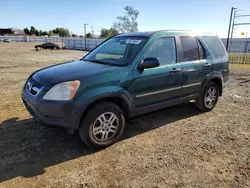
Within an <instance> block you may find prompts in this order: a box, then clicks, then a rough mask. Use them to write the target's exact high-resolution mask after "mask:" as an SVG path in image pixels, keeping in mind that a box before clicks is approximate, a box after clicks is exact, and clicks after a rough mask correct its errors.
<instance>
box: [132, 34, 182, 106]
mask: <svg viewBox="0 0 250 188" xmlns="http://www.w3.org/2000/svg"><path fill="white" fill-rule="evenodd" d="M147 57H153V58H158V59H159V62H160V66H159V67H155V68H150V69H144V70H143V71H142V72H140V71H139V70H137V69H136V68H135V70H134V72H133V83H132V84H131V87H130V88H129V91H130V92H131V95H132V96H133V104H134V107H135V108H140V107H146V106H149V105H153V104H157V103H160V102H165V101H169V100H174V99H177V100H178V98H179V97H180V94H181V77H182V71H181V65H180V64H178V63H177V59H176V57H177V54H176V42H175V38H174V37H164V38H158V39H155V40H154V41H153V42H152V43H151V44H150V45H149V47H148V49H147V50H146V52H145V53H144V55H143V58H142V59H145V58H147Z"/></svg>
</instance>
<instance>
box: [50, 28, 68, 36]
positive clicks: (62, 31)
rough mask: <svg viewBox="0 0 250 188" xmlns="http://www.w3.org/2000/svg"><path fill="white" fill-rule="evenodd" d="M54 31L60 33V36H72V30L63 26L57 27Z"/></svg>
mask: <svg viewBox="0 0 250 188" xmlns="http://www.w3.org/2000/svg"><path fill="white" fill-rule="evenodd" d="M52 31H53V33H56V34H59V36H60V37H68V36H70V32H69V30H68V29H65V28H62V27H60V28H59V27H57V28H55V29H53V30H52Z"/></svg>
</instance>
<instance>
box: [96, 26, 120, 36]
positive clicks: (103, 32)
mask: <svg viewBox="0 0 250 188" xmlns="http://www.w3.org/2000/svg"><path fill="white" fill-rule="evenodd" d="M118 33H119V32H118V31H117V30H116V29H114V28H110V29H104V28H102V29H101V35H100V38H109V37H112V36H115V35H117V34H118Z"/></svg>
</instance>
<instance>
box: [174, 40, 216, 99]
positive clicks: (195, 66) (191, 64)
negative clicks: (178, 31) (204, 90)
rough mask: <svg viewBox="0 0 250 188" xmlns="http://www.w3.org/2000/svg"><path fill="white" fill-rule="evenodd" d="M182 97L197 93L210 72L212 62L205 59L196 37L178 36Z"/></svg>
mask: <svg viewBox="0 0 250 188" xmlns="http://www.w3.org/2000/svg"><path fill="white" fill-rule="evenodd" d="M179 42H180V50H181V56H182V61H181V63H180V64H181V68H182V89H181V92H182V96H183V97H185V96H189V95H193V94H195V93H197V92H198V91H199V90H200V89H201V86H202V83H203V81H204V79H205V77H206V74H208V73H210V72H212V66H211V65H212V61H211V60H209V59H206V57H205V52H204V48H203V46H202V44H201V43H200V41H199V40H198V39H197V38H196V37H191V36H180V37H179Z"/></svg>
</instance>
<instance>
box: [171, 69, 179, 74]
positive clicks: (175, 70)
mask: <svg viewBox="0 0 250 188" xmlns="http://www.w3.org/2000/svg"><path fill="white" fill-rule="evenodd" d="M180 71H181V69H176V68H173V69H172V70H171V71H170V72H171V73H176V72H180Z"/></svg>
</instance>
